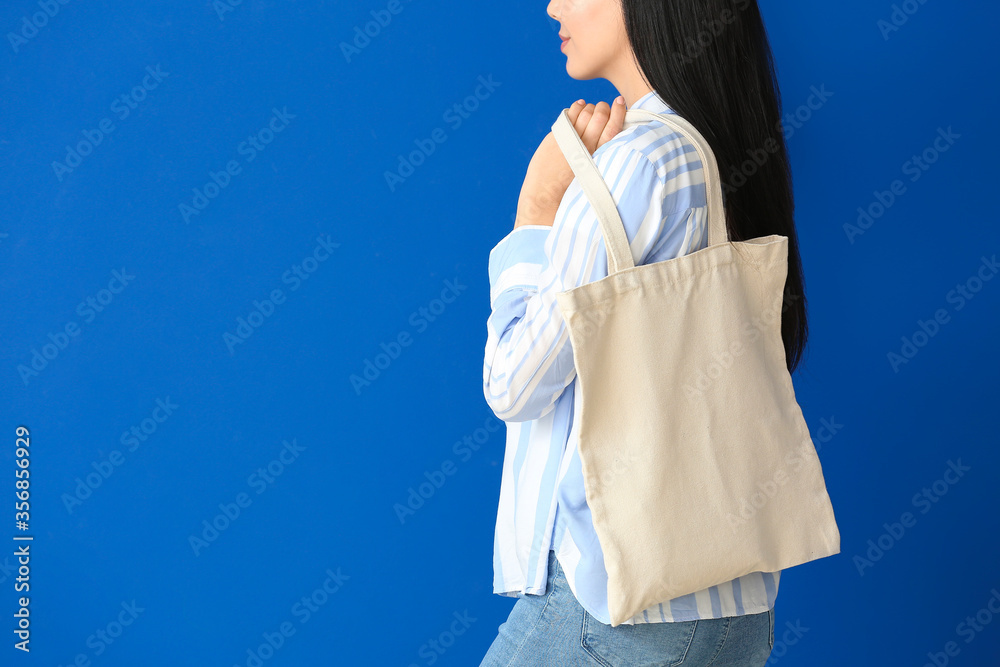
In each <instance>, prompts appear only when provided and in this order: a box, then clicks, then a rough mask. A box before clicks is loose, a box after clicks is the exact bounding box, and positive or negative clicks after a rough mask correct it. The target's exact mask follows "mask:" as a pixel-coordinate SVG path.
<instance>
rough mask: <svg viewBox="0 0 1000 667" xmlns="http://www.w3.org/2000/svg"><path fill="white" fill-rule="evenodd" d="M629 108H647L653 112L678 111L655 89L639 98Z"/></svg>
mask: <svg viewBox="0 0 1000 667" xmlns="http://www.w3.org/2000/svg"><path fill="white" fill-rule="evenodd" d="M629 109H646V110H648V111H652V112H653V113H674V114H675V113H677V112H676V111H674V110H673V109H671V108H670V105H669V104H667V103H666V102H665V101H664V100H663V98H662V97H660V94H659V93H657V92H656V91H655V90H651V91H649V92H648V93H646V94H645V95H643V96H642V97H640V98H639V99H637V100H636V101H635V102H634V103H633V104H632V106H630V107H629Z"/></svg>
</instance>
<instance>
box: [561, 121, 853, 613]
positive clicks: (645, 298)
mask: <svg viewBox="0 0 1000 667" xmlns="http://www.w3.org/2000/svg"><path fill="white" fill-rule="evenodd" d="M642 120H658V121H661V122H663V123H665V124H666V125H668V126H669V127H671V128H673V129H674V130H676V131H678V132H680V133H681V134H682V135H685V136H687V137H688V138H689V139H690V140H691V141H693V142H694V144H695V146H696V147H697V150H698V156H699V157H700V158H701V163H702V165H703V167H704V174H705V179H706V189H707V195H708V227H709V230H708V247H706V248H704V249H701V250H698V251H696V252H693V253H690V254H688V255H684V256H681V257H677V258H674V259H670V260H667V261H661V262H655V263H653V264H644V265H640V266H635V263H634V261H633V258H632V252H631V250H630V248H629V243H628V238H627V236H626V235H625V228H624V226H623V224H622V220H621V217H620V216H619V214H618V211H617V208H616V206H615V203H614V200H613V199H612V197H611V193H610V191H609V190H608V187H607V185H606V184H605V182H604V181H603V179H602V178H601V175H600V172H599V171H598V169H597V166H596V164H595V163H594V160H593V158H592V156H591V154H590V152H589V151H588V150H587V148H586V147H585V146H584V144H583V142H582V140H581V139H580V136H579V134H578V133H577V131H576V129H575V128H574V127H573V124H572V121H570V119H569V116H568V115H567V111H566V110H563V111H562V113H561V114H560V116H559V118H558V120H556V122H555V123H554V124H553V125H552V131H553V133H554V137H555V139H556V141H557V143H558V145H559V147H560V149H561V150H562V152H563V154H564V155H565V156H566V159H567V161H568V162H569V164H570V166H571V167H572V169H573V172H574V174H575V175H576V178H577V179H578V180H579V182H580V185H581V186H582V188H583V192H584V194H585V195H586V196H587V198H588V200H589V202H590V204H591V206H592V207H593V209H594V211H595V212H596V214H597V216H598V218H599V220H600V223H601V232H602V234H603V238H604V244H605V247H606V248H607V253H608V276H607V277H605V278H602V279H600V280H597V281H594V282H591V283H587V284H584V285H580V286H578V287H575V288H573V289H570V290H567V291H564V292H561V293H559V294H558V295H557V297H556V298H557V304H558V307H559V309H560V311H561V314H562V317H563V319H564V320H565V322H566V325H567V328H568V331H569V336H570V342H571V344H572V347H573V359H574V362H575V364H576V373H577V378H576V381H577V387H576V391H578V392H580V396H579V397H578V399H579V400H580V420H579V429H580V431H579V452H580V460H581V464H582V470H583V478H584V486H585V490H586V497H587V504H588V505H589V507H590V510H591V514H592V517H593V523H594V528H595V530H596V532H597V536H598V539H599V541H600V544H601V549H602V551H603V553H604V563H605V567H606V569H607V573H608V609H609V612H610V616H611V625H612V626H616V625H619V624H621V623H622V622H623V621H626V620H628V619H629V618H631V617H632V616H634V615H636V614H638V613H639V612H641V611H642V610H643V609H646V608H648V607H650V606H652V605H655V604H657V603H659V602H665V601H666V600H669V599H672V598H675V597H678V596H682V595H686V594H688V593H693V592H695V591H699V590H702V589H704V588H708V587H710V586H713V585H716V584H721V583H724V582H727V581H730V580H731V579H735V578H737V577H740V576H743V575H745V574H748V573H751V572H757V571H760V572H775V571H778V570H783V569H785V568H789V567H792V566H794V565H799V564H801V563H805V562H807V561H811V560H815V559H818V558H823V557H826V556H830V555H833V554H836V553H839V552H840V532H839V530H838V528H837V523H836V521H835V518H834V514H833V507H832V505H831V503H830V498H829V496H828V495H827V490H826V485H825V481H824V478H823V472H822V469H821V467H820V461H819V457H818V456H817V454H816V449H815V447H814V445H813V442H812V439H811V437H810V435H809V429H808V427H807V425H806V422H805V419H804V417H803V415H802V410H801V409H800V407H799V405H798V402H797V401H796V398H795V393H794V389H793V387H792V379H791V375H790V374H789V372H788V369H787V367H786V365H785V351H784V346H783V344H782V339H781V311H782V297H783V292H784V286H785V277H786V273H787V269H788V265H787V260H788V237H786V236H781V235H771V236H764V237H761V238H755V239H749V240H746V241H738V242H730V241H729V239H728V235H727V230H726V225H725V212H724V210H723V200H722V181H721V178H720V174H719V169H718V166H717V164H716V160H715V156H714V154H713V153H712V150H711V147H710V146H709V145H708V143H707V142H706V141H705V139H704V137H702V136H701V134H700V133H699V132H698V131H697V130H696V129H695V127H694V126H693V125H692V124H691V123H689V122H688V121H687V120H685V119H683V118H681V117H679V116H677V115H674V114H655V113H653V112H650V111H648V110H643V109H633V110H629V111H627V112H626V121H632V122H634V121H642Z"/></svg>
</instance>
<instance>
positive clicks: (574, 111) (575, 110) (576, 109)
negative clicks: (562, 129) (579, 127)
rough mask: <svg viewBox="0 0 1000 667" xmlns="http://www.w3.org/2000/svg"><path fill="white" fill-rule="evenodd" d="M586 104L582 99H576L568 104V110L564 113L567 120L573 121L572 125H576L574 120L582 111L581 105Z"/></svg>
mask: <svg viewBox="0 0 1000 667" xmlns="http://www.w3.org/2000/svg"><path fill="white" fill-rule="evenodd" d="M585 106H586V102H585V101H584V100H577V101H576V102H573V104H571V105H569V110H568V111H567V113H566V115H567V116H569V120H570V122H571V123H573V127H576V121H577V119H578V118H579V117H580V112H581V111H583V107H585Z"/></svg>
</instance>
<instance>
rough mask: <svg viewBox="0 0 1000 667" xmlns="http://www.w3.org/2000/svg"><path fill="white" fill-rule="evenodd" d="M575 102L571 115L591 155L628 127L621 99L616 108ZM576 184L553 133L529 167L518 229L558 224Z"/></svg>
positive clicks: (520, 201)
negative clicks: (558, 213) (569, 191)
mask: <svg viewBox="0 0 1000 667" xmlns="http://www.w3.org/2000/svg"><path fill="white" fill-rule="evenodd" d="M581 102H582V100H578V101H576V102H574V103H573V104H572V105H571V106H570V107H569V111H568V112H567V115H568V116H569V119H570V120H571V121H572V122H573V126H574V127H575V128H576V131H577V132H578V133H579V134H580V138H581V139H582V140H583V145H584V146H586V147H587V150H589V151H590V153H591V154H593V153H594V151H596V150H597V149H598V148H600V147H601V146H602V145H603V144H605V143H606V142H607V141H609V140H610V139H612V138H613V137H614V136H615V135H617V134H618V133H619V132H621V131H622V126H623V125H624V123H625V102H624V100H623V99H622V98H621V96H619V97H618V98H616V100H615V104H612V105H608V103H607V102H603V101H602V102H598V103H597V104H596V105H594V104H586V105H584V104H582V103H581ZM572 181H573V170H572V169H570V166H569V163H568V162H567V161H566V158H565V156H563V154H562V151H561V150H559V144H558V143H556V139H555V137H554V136H553V135H552V132H549V133H548V134H547V135H545V138H544V139H542V143H541V144H540V145H539V146H538V148H537V149H536V150H535V154H534V155H533V156H532V157H531V161H530V162H529V163H528V171H527V173H526V174H525V177H524V184H523V185H522V186H521V195H520V197H518V200H517V215H516V217H515V222H514V227H519V226H521V225H549V226H551V225H552V223H553V222H555V217H556V211H557V210H558V209H559V202H560V201H562V197H563V195H564V194H566V189H567V188H568V187H569V184H570V183H571V182H572Z"/></svg>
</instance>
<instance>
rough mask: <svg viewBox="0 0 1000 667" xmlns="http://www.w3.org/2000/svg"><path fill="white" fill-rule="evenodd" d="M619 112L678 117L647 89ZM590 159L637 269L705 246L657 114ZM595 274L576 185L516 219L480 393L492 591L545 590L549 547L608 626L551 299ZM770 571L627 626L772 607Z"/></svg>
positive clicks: (589, 214)
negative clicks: (497, 475)
mask: <svg viewBox="0 0 1000 667" xmlns="http://www.w3.org/2000/svg"><path fill="white" fill-rule="evenodd" d="M631 108H633V109H634V108H642V109H648V110H650V111H653V112H654V113H676V112H675V111H673V110H672V109H671V108H670V107H669V106H668V105H667V104H666V102H664V101H663V98H661V97H660V96H659V95H658V94H657V93H656V92H655V91H653V92H649V93H647V94H646V95H644V96H643V97H642V98H640V99H639V100H638V101H636V103H635V104H633V105H632V107H631ZM594 161H595V162H596V164H597V167H598V169H599V170H600V172H601V175H602V176H603V178H604V181H605V182H606V183H607V184H608V188H609V190H610V191H611V194H612V197H613V199H614V201H615V204H616V206H617V208H618V212H619V214H620V215H621V217H622V220H623V222H624V225H625V232H626V235H627V237H628V240H629V245H630V248H631V250H632V257H633V259H634V260H635V263H636V265H640V264H650V263H653V262H660V261H664V260H668V259H672V258H674V257H678V256H681V255H684V254H687V253H691V252H694V251H696V250H699V249H701V248H704V247H706V245H707V242H708V227H707V199H706V189H705V175H704V170H703V169H702V164H701V160H700V159H699V158H698V153H697V151H696V150H695V147H694V144H693V143H691V142H690V141H689V140H687V139H685V138H684V137H683V136H681V135H680V134H678V133H677V132H675V131H673V130H672V129H671V128H670V127H668V126H667V125H665V124H663V123H661V122H659V121H645V120H642V121H638V122H635V121H630V122H626V123H625V126H624V128H623V129H622V131H621V132H620V133H619V134H618V135H617V136H615V137H614V138H612V139H611V140H610V141H608V142H606V143H605V144H603V145H602V146H601V147H600V148H598V149H597V151H596V152H595V153H594ZM607 275H608V262H607V251H606V250H605V247H604V241H603V237H602V234H601V228H600V222H599V221H598V219H597V216H596V215H595V213H594V211H593V209H592V208H591V206H590V203H589V202H588V201H587V198H586V196H585V195H584V194H583V191H582V189H581V186H580V183H579V181H578V180H577V179H574V180H573V181H572V183H571V184H570V185H569V188H568V190H567V191H566V194H565V195H564V196H563V198H562V201H561V203H560V204H559V208H558V210H557V212H556V217H555V221H554V224H553V225H552V226H551V227H549V226H546V225H521V226H519V227H516V228H514V229H513V230H512V231H511V232H510V233H509V234H507V236H505V237H504V238H503V239H502V240H501V241H500V242H499V243H497V245H496V246H495V247H494V248H493V249H492V250H491V251H490V256H489V281H490V306H491V314H490V316H489V318H488V320H487V340H486V350H485V359H484V363H483V392H484V395H485V397H486V401H487V403H488V404H489V406H490V408H491V409H492V410H493V412H494V413H495V414H496V416H497V417H498V418H499V419H501V420H503V421H504V422H506V424H507V440H506V448H505V451H504V463H503V472H502V475H501V482H500V502H499V506H498V510H497V520H496V532H495V535H494V544H493V572H494V576H493V592H494V593H496V594H498V595H503V596H507V597H521V596H523V595H542V594H544V593H545V592H546V578H547V576H548V572H547V568H548V562H547V560H548V559H547V557H548V553H549V550H550V549H551V550H555V552H556V558H557V559H558V560H559V563H560V565H561V566H562V568H563V569H564V570H565V573H566V579H567V581H568V582H569V585H570V588H571V590H572V591H573V594H574V595H575V596H576V598H577V600H578V601H579V602H580V604H581V605H582V606H583V607H584V608H585V609H586V610H587V611H588V612H589V613H590V614H591V615H592V616H593V617H594V618H596V619H597V620H599V621H601V622H602V623H605V624H610V622H611V621H610V615H609V613H608V600H607V581H608V575H607V571H606V570H605V567H604V556H603V553H602V551H601V545H600V542H599V541H598V538H597V533H596V532H595V531H594V526H593V523H592V521H591V515H590V510H589V508H588V507H587V500H586V494H585V491H584V485H583V475H582V470H581V466H580V457H579V453H578V450H577V442H578V440H577V439H578V434H579V430H578V429H579V424H578V419H577V417H578V415H579V414H580V404H579V393H578V392H576V391H574V389H575V387H576V370H575V368H574V363H573V349H572V347H571V345H570V340H569V332H568V330H567V329H566V326H565V322H564V321H563V319H562V315H561V314H560V311H559V307H558V305H557V302H556V296H555V295H556V293H558V292H562V291H565V290H568V289H571V288H573V287H576V286H578V285H582V284H585V283H588V282H592V281H595V280H599V279H600V278H603V277H605V276H607ZM669 316H670V313H663V317H669ZM674 444H675V446H683V443H674ZM687 510H688V508H678V509H677V511H687ZM780 574H781V573H780V572H773V573H772V572H753V573H750V574H747V575H744V576H742V577H739V578H738V579H734V580H732V581H729V582H726V583H723V584H719V585H717V586H712V587H710V588H706V589H704V590H701V591H697V592H695V593H691V594H689V595H685V596H682V597H678V598H674V599H672V600H664V601H662V602H660V603H658V604H655V605H653V606H651V607H649V608H648V609H645V610H643V611H642V612H640V613H638V614H636V615H635V616H633V617H632V618H631V619H629V620H628V621H626V622H625V623H626V624H628V625H633V624H637V623H663V622H680V621H689V620H695V619H703V618H719V617H722V616H738V615H742V614H753V613H759V612H763V611H767V610H768V609H770V608H772V607H773V606H774V600H775V597H776V595H777V592H778V579H779V576H780Z"/></svg>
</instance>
